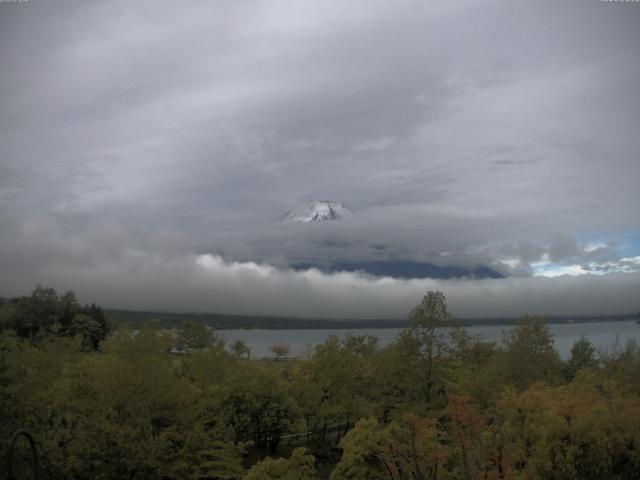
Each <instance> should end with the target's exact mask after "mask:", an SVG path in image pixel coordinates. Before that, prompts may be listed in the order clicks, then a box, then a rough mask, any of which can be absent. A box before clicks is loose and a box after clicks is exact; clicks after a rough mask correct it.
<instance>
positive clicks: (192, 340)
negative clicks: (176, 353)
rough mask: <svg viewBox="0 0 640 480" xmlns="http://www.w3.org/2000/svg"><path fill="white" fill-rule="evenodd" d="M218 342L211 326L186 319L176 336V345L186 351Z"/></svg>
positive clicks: (200, 348) (203, 347)
mask: <svg viewBox="0 0 640 480" xmlns="http://www.w3.org/2000/svg"><path fill="white" fill-rule="evenodd" d="M220 342H221V340H220V339H219V337H218V335H217V333H216V332H215V331H214V330H213V329H212V328H209V327H208V326H206V325H205V324H204V323H201V322H195V321H193V320H189V321H186V322H185V323H184V324H183V325H182V328H180V330H178V334H177V336H176V346H177V347H178V348H180V349H182V350H187V351H196V350H203V349H205V348H209V347H211V346H213V345H214V344H218V343H220Z"/></svg>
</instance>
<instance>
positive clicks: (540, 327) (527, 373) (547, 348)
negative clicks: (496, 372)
mask: <svg viewBox="0 0 640 480" xmlns="http://www.w3.org/2000/svg"><path fill="white" fill-rule="evenodd" d="M502 347H503V351H504V358H503V359H502V361H501V365H502V368H503V375H504V380H505V381H506V382H507V383H510V384H512V385H515V386H516V387H518V388H519V389H524V388H525V387H527V386H528V385H530V384H532V383H534V382H536V381H544V382H549V383H558V382H559V381H560V379H561V372H562V368H563V367H562V361H561V360H560V355H558V352H557V351H556V350H555V348H554V346H553V335H551V332H550V331H549V328H548V327H547V325H546V322H545V318H544V317H533V316H524V317H523V318H522V319H521V320H520V323H519V324H518V325H517V326H515V327H513V328H511V329H510V330H507V331H505V332H503V338H502Z"/></svg>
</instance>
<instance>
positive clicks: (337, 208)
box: [278, 200, 354, 223]
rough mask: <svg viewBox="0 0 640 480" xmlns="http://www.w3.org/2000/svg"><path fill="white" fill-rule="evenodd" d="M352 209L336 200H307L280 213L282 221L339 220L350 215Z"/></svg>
mask: <svg viewBox="0 0 640 480" xmlns="http://www.w3.org/2000/svg"><path fill="white" fill-rule="evenodd" d="M353 214H354V213H353V210H351V209H350V208H349V207H346V206H344V205H342V204H341V203H338V202H332V201H329V200H309V201H308V202H306V203H304V204H303V205H300V206H299V207H298V208H296V209H294V210H291V211H290V212H287V213H285V214H284V215H282V216H281V217H280V218H279V219H278V220H280V221H282V222H301V223H312V222H321V221H326V220H340V219H341V218H344V217H350V216H352V215H353Z"/></svg>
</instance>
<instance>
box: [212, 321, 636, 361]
mask: <svg viewBox="0 0 640 480" xmlns="http://www.w3.org/2000/svg"><path fill="white" fill-rule="evenodd" d="M510 328H512V327H510V326H504V325H501V326H493V325H489V326H473V327H466V329H467V331H468V332H469V333H470V334H472V335H480V336H482V338H484V339H485V340H489V341H494V342H498V343H499V342H500V339H501V338H502V331H504V330H509V329H510ZM549 328H550V330H551V333H552V334H553V338H554V342H555V346H556V350H558V352H559V353H560V355H561V356H562V357H563V358H568V357H569V352H570V351H571V347H572V346H573V344H574V342H575V341H576V340H578V339H579V338H580V337H581V336H582V335H585V336H586V337H587V338H588V339H589V340H590V341H591V343H593V345H594V346H595V347H596V348H597V349H598V350H600V351H605V352H607V351H608V352H612V351H613V350H614V349H615V348H622V347H623V346H624V345H625V344H626V343H627V342H628V341H629V340H631V339H636V341H638V342H640V325H638V324H637V323H636V322H634V321H624V322H588V323H563V324H551V325H549ZM399 331H400V329H399V328H362V329H345V330H224V331H222V335H223V336H224V338H225V340H226V341H227V343H229V342H233V341H234V340H242V341H243V342H245V343H246V344H247V345H248V346H249V347H251V354H252V356H253V357H254V358H260V357H273V354H272V353H271V351H270V350H269V346H270V345H273V344H275V343H284V344H286V345H289V348H290V349H291V355H293V356H298V355H303V354H304V353H305V352H306V351H307V349H308V348H310V347H313V346H314V345H318V344H320V343H323V342H324V341H325V340H326V339H327V338H328V337H329V336H330V335H337V336H339V337H344V336H345V335H348V334H351V335H364V334H370V335H373V336H374V337H377V338H378V345H379V346H381V347H384V346H386V345H388V344H389V343H391V342H392V341H393V340H395V338H396V337H397V336H398V332H399Z"/></svg>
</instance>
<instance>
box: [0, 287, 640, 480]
mask: <svg viewBox="0 0 640 480" xmlns="http://www.w3.org/2000/svg"><path fill="white" fill-rule="evenodd" d="M0 312H1V317H0V318H1V319H2V325H3V331H2V336H1V344H0V435H1V437H2V438H3V439H7V438H9V436H10V435H11V433H12V432H13V431H15V430H16V429H19V428H26V429H28V430H29V431H30V432H31V433H32V434H33V435H34V437H35V438H36V440H37V441H38V447H39V452H40V458H41V469H42V478H47V475H48V478H52V479H95V478H100V479H105V480H106V479H114V480H115V479H166V480H169V479H200V480H204V479H227V480H231V479H245V478H246V479H267V480H268V479H288V480H305V479H332V480H340V479H351V480H357V479H362V480H370V479H392V480H396V479H397V480H399V479H416V480H417V479H443V480H444V479H465V480H472V479H473V480H477V479H478V480H479V479H594V480H595V479H598V480H600V479H637V478H638V472H640V348H639V347H638V346H637V345H636V344H633V343H631V344H628V345H627V346H626V347H625V348H624V349H621V350H618V351H616V352H613V353H610V354H608V355H606V356H600V355H598V354H597V353H596V351H595V350H594V348H593V346H592V345H591V344H590V343H589V341H588V340H586V339H585V338H583V339H582V340H580V341H579V342H577V343H576V344H575V346H574V348H573V350H572V354H571V357H570V359H569V360H568V361H567V362H563V361H562V360H561V359H560V357H559V356H558V354H557V352H556V351H555V350H554V348H553V342H552V337H551V335H550V334H549V331H548V329H547V327H546V325H545V322H544V319H542V318H537V317H523V318H522V320H521V322H520V324H519V325H518V326H517V327H516V328H514V329H512V330H510V331H509V332H508V333H505V335H504V337H503V339H502V341H501V342H500V344H497V345H496V344H493V343H486V342H483V341H482V340H481V339H479V338H474V337H472V336H470V335H469V334H468V333H467V332H466V331H465V330H464V329H463V328H458V327H456V325H455V321H454V320H453V319H452V318H451V316H450V315H449V313H448V311H447V307H446V302H445V298H444V296H443V295H442V294H441V293H438V292H428V293H427V295H426V296H425V297H424V299H423V301H422V302H421V303H420V304H419V305H417V306H416V307H415V308H414V309H413V310H412V311H411V312H410V313H409V320H410V326H409V327H408V328H406V329H405V330H403V332H402V333H401V335H400V336H399V338H398V339H397V340H396V341H395V342H393V343H392V344H391V345H389V346H388V347H386V348H379V347H378V346H377V344H376V339H375V338H374V337H372V336H362V337H347V338H345V339H344V340H340V339H338V337H332V338H330V339H329V340H327V341H326V342H325V343H324V344H322V345H319V346H317V347H316V348H315V349H313V350H312V351H310V352H309V354H308V355H307V356H306V357H304V358H296V359H293V360H290V361H258V360H252V359H251V358H250V354H249V353H250V352H249V350H248V349H247V348H244V347H246V346H243V345H242V344H235V345H224V343H223V342H222V341H221V340H220V339H219V337H218V336H217V335H216V333H215V331H212V330H210V329H208V328H206V327H205V326H203V325H202V324H199V323H189V324H187V325H185V326H184V328H183V329H182V330H180V331H178V332H172V331H169V330H162V329H150V328H143V329H142V330H140V331H138V332H133V331H131V330H127V329H123V328H119V329H116V330H114V331H109V326H108V325H107V324H106V323H104V322H103V321H102V320H101V318H102V317H101V314H100V312H101V310H100V308H99V307H97V306H95V305H93V306H91V305H90V306H84V307H83V306H80V305H79V304H78V303H77V301H76V300H75V297H74V296H73V295H72V294H65V295H62V296H58V295H57V294H56V293H55V292H54V291H52V290H47V289H39V290H36V291H35V292H34V295H32V296H31V297H25V298H23V299H21V300H18V301H13V302H10V303H5V304H4V305H2V306H1V307H0ZM443 326H448V327H450V328H447V329H442V328H439V327H443ZM172 349H174V352H175V349H179V351H180V352H181V353H182V354H181V355H173V354H171V353H170V352H171V351H172ZM2 445H3V447H2V448H3V451H1V452H0V455H1V457H0V458H3V459H4V458H6V451H5V450H6V445H5V444H4V443H3V444H2ZM20 446H21V448H20V451H21V452H22V453H23V455H21V456H19V458H18V459H17V461H16V468H20V469H21V472H22V473H23V474H24V478H30V477H28V475H30V473H29V470H28V462H27V460H28V456H27V455H26V453H25V452H26V446H25V445H22V444H20ZM22 447H25V450H24V451H23V450H22ZM5 470H6V469H3V472H2V473H3V474H4V471H5ZM21 478H22V477H21Z"/></svg>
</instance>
